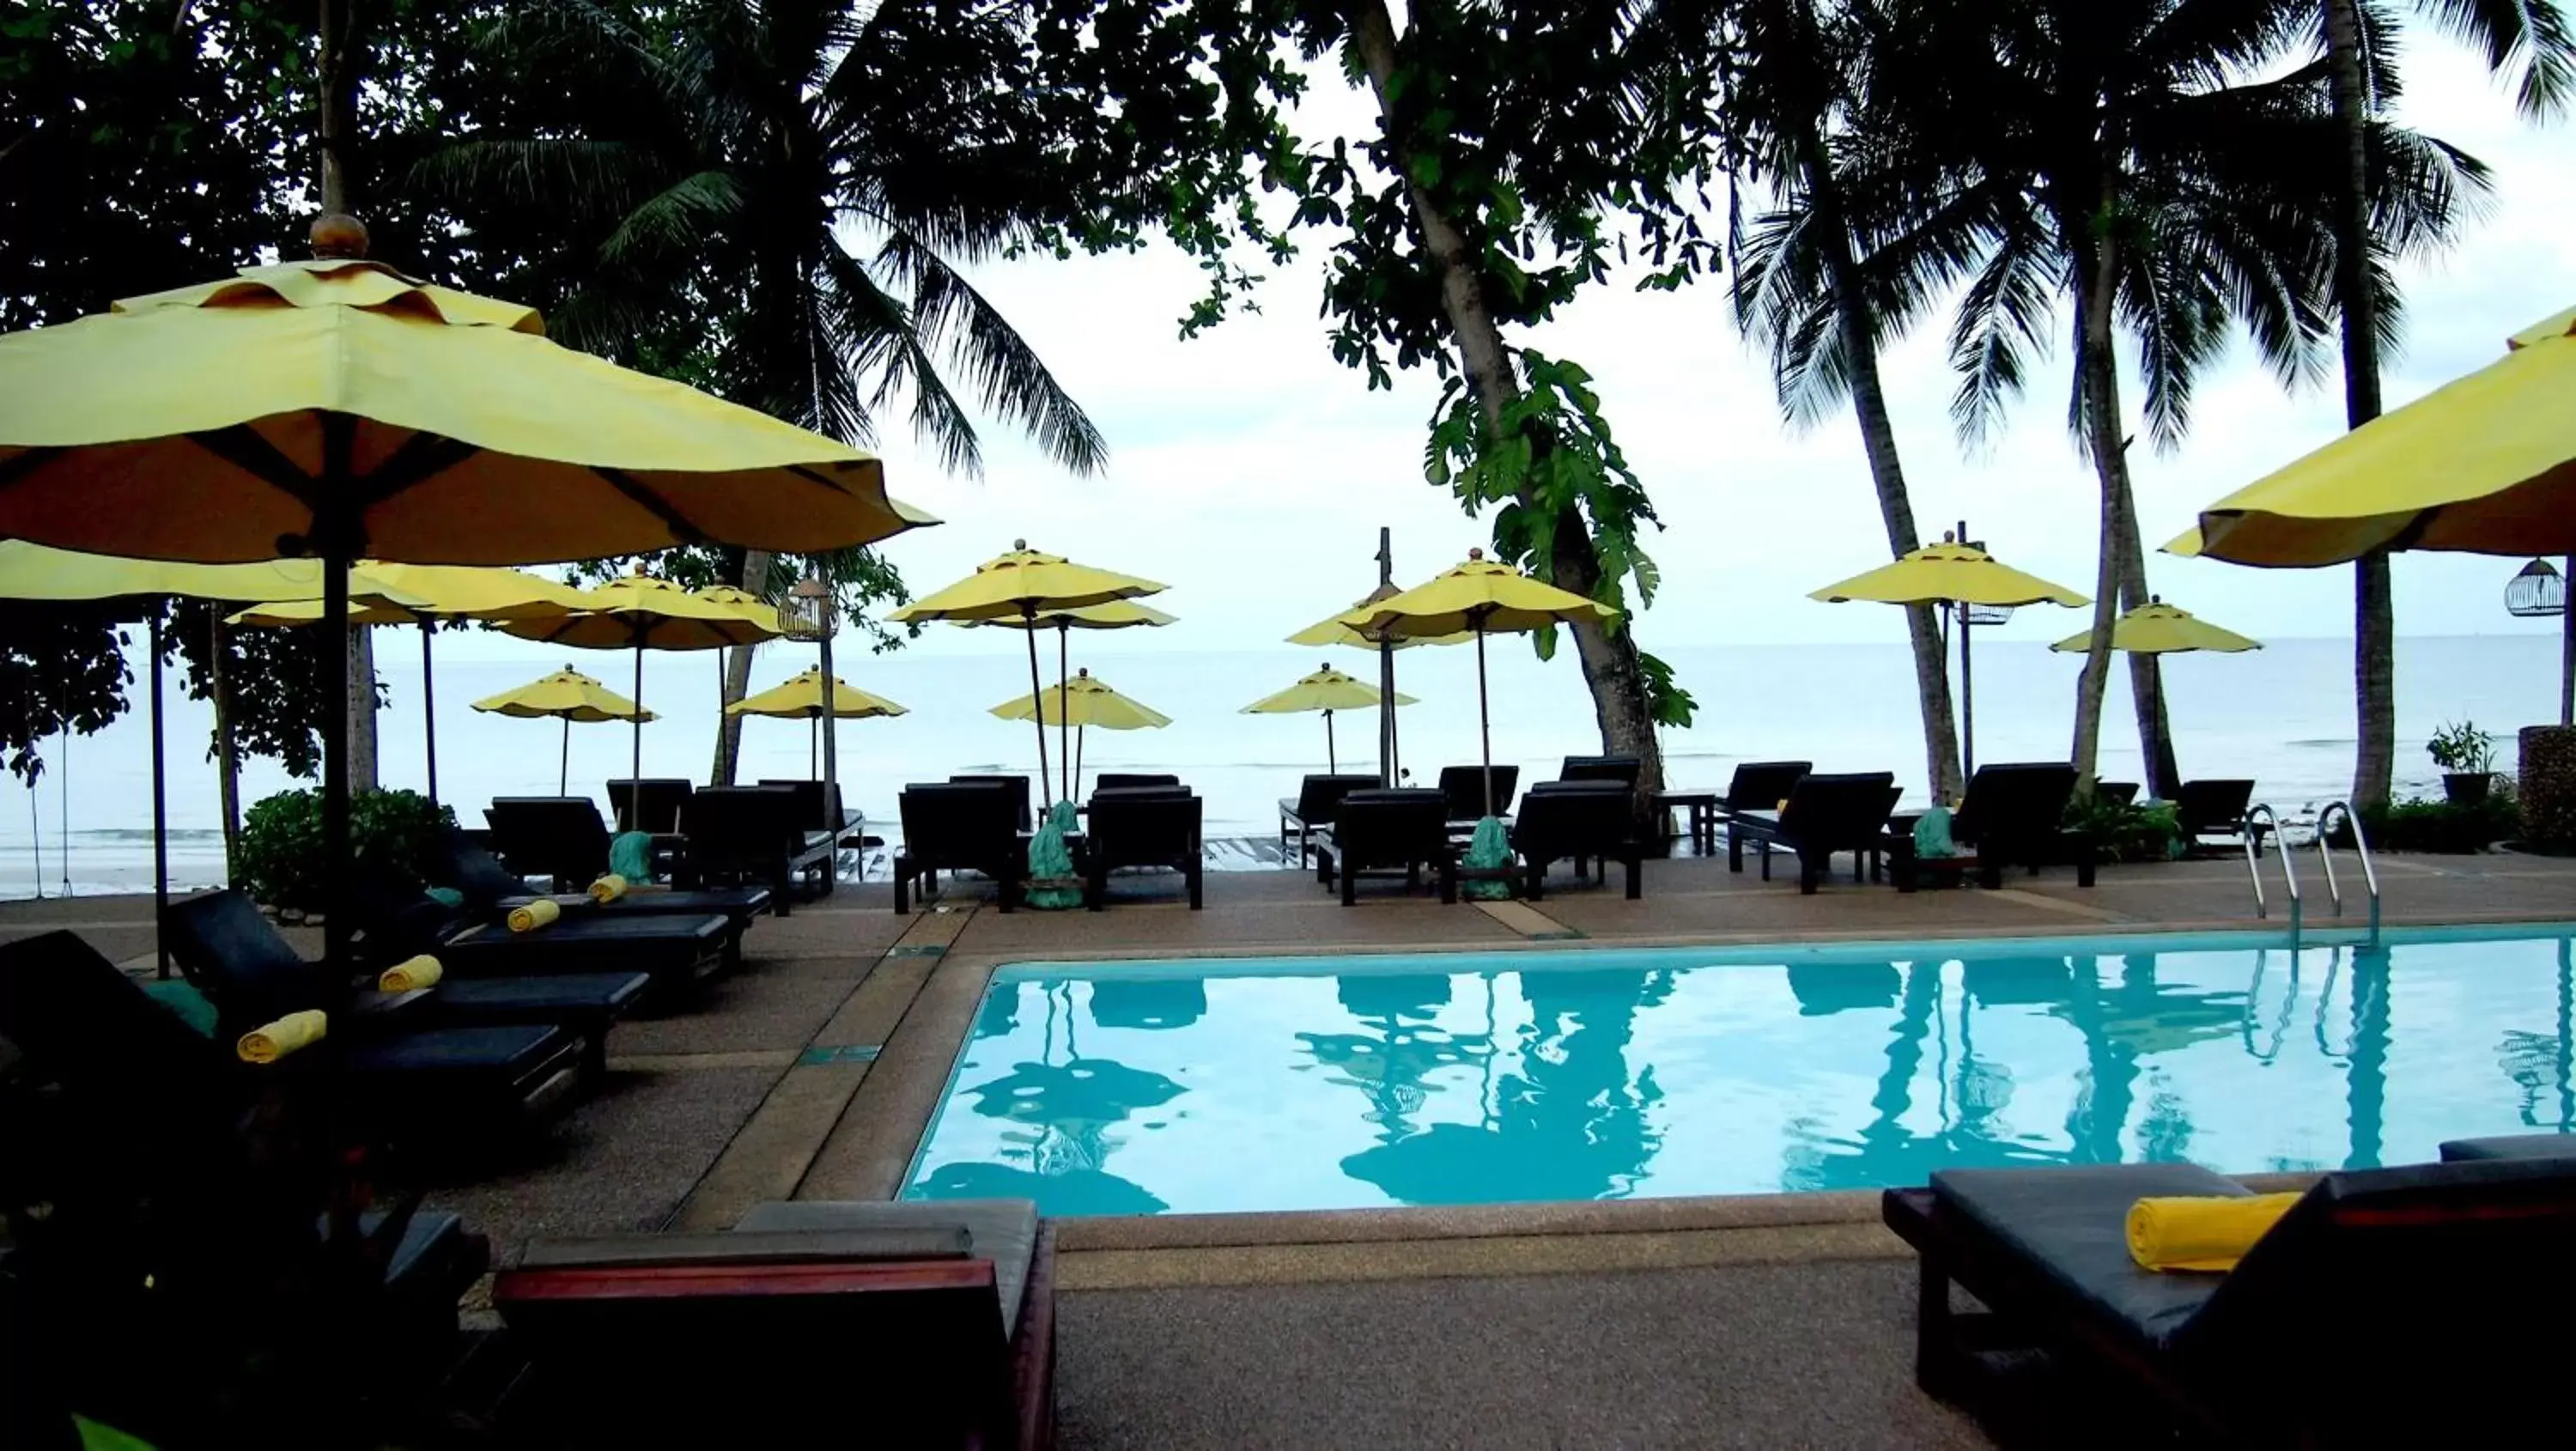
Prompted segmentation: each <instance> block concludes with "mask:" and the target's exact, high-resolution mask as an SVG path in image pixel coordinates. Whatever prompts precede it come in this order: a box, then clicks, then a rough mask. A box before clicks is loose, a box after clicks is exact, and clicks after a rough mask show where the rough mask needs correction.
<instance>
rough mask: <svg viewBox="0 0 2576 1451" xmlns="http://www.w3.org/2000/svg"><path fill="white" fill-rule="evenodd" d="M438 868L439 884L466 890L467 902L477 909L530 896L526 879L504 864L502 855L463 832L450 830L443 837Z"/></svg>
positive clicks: (464, 891)
mask: <svg viewBox="0 0 2576 1451" xmlns="http://www.w3.org/2000/svg"><path fill="white" fill-rule="evenodd" d="M438 867H439V882H438V885H440V886H442V887H453V888H455V889H456V890H457V891H458V892H460V893H463V894H464V897H465V902H466V905H467V906H469V907H473V908H475V909H477V910H488V909H489V908H491V907H492V906H494V905H495V904H497V903H500V902H502V901H506V900H508V899H509V898H512V897H524V896H526V895H528V883H527V880H526V879H525V878H523V877H520V876H517V875H516V874H514V873H512V872H511V870H510V869H509V868H508V867H505V866H503V865H501V859H500V858H499V857H496V856H494V855H492V853H490V852H488V851H485V850H484V849H483V848H482V847H480V846H478V845H476V844H475V843H474V842H473V840H472V839H470V838H469V837H467V836H466V835H465V833H464V832H462V831H450V832H448V833H447V834H446V835H445V837H444V838H442V841H441V846H440V852H439V857H438Z"/></svg>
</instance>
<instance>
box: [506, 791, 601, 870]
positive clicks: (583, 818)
mask: <svg viewBox="0 0 2576 1451" xmlns="http://www.w3.org/2000/svg"><path fill="white" fill-rule="evenodd" d="M483 820H484V822H485V823H486V824H488V825H489V826H490V827H491V828H492V850H493V852H494V853H495V854H497V855H498V856H499V857H500V858H501V860H502V861H504V862H506V863H508V864H509V868H510V870H511V871H513V872H515V873H517V874H519V875H521V876H528V877H546V878H550V879H560V880H563V881H581V882H587V881H589V880H590V879H591V878H593V877H596V876H598V875H599V874H600V873H601V872H604V871H606V870H608V826H607V824H606V823H605V822H602V821H601V820H600V819H599V803H597V802H595V801H593V800H591V799H590V798H589V797H587V796H497V797H494V798H493V800H492V804H491V805H490V806H488V807H486V808H484V811H483Z"/></svg>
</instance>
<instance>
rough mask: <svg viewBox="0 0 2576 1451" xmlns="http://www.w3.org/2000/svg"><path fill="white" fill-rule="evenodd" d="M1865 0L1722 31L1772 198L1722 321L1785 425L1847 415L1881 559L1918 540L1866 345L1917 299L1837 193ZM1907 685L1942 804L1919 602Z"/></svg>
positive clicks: (1749, 150)
mask: <svg viewBox="0 0 2576 1451" xmlns="http://www.w3.org/2000/svg"><path fill="white" fill-rule="evenodd" d="M1878 18H1879V16H1878V14H1877V7H1876V5H1875V4H1874V3H1873V0H1845V3H1843V4H1840V5H1830V4H1829V7H1828V8H1827V9H1826V10H1825V11H1824V12H1823V13H1819V8H1818V5H1817V3H1816V0H1745V3H1743V4H1741V5H1740V6H1738V7H1736V8H1735V11H1734V14H1733V15H1732V17H1731V19H1732V21H1733V30H1734V34H1733V35H1732V36H1730V37H1729V39H1730V40H1731V42H1732V44H1733V49H1734V51H1735V53H1736V54H1737V55H1739V56H1740V57H1741V58H1742V60H1741V67H1740V69H1739V70H1738V71H1737V73H1736V74H1735V76H1734V77H1733V78H1732V84H1731V86H1730V89H1729V94H1728V100H1727V106H1728V110H1729V112H1730V113H1731V114H1732V115H1733V116H1734V117H1735V119H1736V121H1737V124H1738V125H1739V126H1740V127H1741V128H1742V136H1741V142H1740V145H1741V147H1742V151H1743V155H1742V156H1740V157H1739V158H1738V160H1737V166H1736V170H1737V171H1738V173H1739V174H1741V175H1743V176H1744V177H1745V178H1746V179H1747V180H1748V181H1751V182H1754V183H1756V184H1760V185H1767V186H1769V187H1770V188H1772V189H1773V191H1774V193H1775V205H1774V206H1773V208H1772V209H1771V210H1769V211H1768V212H1765V213H1764V214H1763V215H1761V216H1760V217H1758V218H1756V219H1755V221H1754V222H1753V224H1752V226H1751V227H1750V228H1749V229H1744V228H1739V229H1738V231H1737V233H1736V236H1735V238H1734V239H1733V240H1734V243H1735V245H1734V248H1733V251H1734V253H1735V262H1736V268H1735V287H1734V301H1735V310H1736V319H1737V321H1738V323H1739V324H1740V325H1741V326H1742V327H1743V328H1744V330H1745V331H1746V332H1747V333H1750V334H1752V335H1753V336H1755V337H1758V338H1760V339H1762V341H1763V342H1764V343H1765V344H1766V345H1767V346H1768V347H1769V348H1770V350H1771V368H1772V377H1773V380H1774V382H1775V383H1776V384H1777V386H1778V389H1779V394H1780V405H1781V408H1782V411H1783V412H1785V413H1786V414H1787V415H1788V417H1789V419H1790V421H1791V422H1793V423H1798V424H1812V423H1814V422H1816V421H1817V420H1819V419H1820V418H1822V417H1823V416H1824V415H1825V414H1826V413H1828V412H1830V411H1832V410H1833V409H1835V408H1837V407H1839V406H1841V405H1842V404H1843V403H1845V402H1846V401H1848V402H1849V403H1850V405H1851V409H1852V413H1853V416H1854V417H1855V418H1856V419H1857V420H1858V422H1859V424H1860V433H1861V442H1862V445H1863V447H1864V449H1865V450H1866V451H1867V453H1868V456H1869V473H1870V481H1871V482H1872V483H1873V484H1875V485H1876V486H1877V490H1878V510H1879V516H1880V518H1881V519H1882V520H1883V521H1884V522H1885V523H1886V526H1887V546H1888V551H1889V554H1890V555H1891V556H1892V557H1893V556H1902V555H1905V554H1908V553H1911V552H1912V551H1913V550H1914V549H1915V548H1916V547H1917V546H1918V545H1920V544H1921V543H1922V537H1921V535H1920V534H1919V533H1918V532H1917V531H1916V529H1915V527H1914V505H1913V502H1912V501H1911V500H1910V499H1909V498H1908V497H1907V495H1906V492H1905V467H1904V464H1903V462H1902V461H1901V460H1900V459H1899V457H1898V455H1897V449H1896V429H1895V425H1894V424H1893V423H1892V422H1890V420H1889V418H1888V413H1887V395H1886V393H1885V391H1884V390H1883V389H1882V388H1881V387H1880V385H1879V374H1878V350H1879V345H1880V343H1881V341H1882V340H1883V339H1884V338H1886V337H1889V336H1891V335H1892V334H1893V333H1894V332H1895V331H1896V330H1897V328H1898V327H1899V326H1901V324H1902V322H1903V321H1904V319H1906V318H1909V317H1911V316H1914V315H1916V314H1919V313H1920V312H1921V310H1922V309H1923V308H1924V307H1925V306H1926V305H1928V302H1929V299H1928V298H1927V297H1926V296H1925V295H1923V294H1921V293H1919V292H1917V293H1914V294H1912V295H1908V296H1902V297H1896V298H1887V297H1883V296H1880V295H1879V291H1880V290H1881V289H1878V288H1874V287H1873V286H1872V283H1873V281H1874V280H1876V281H1881V282H1883V281H1884V280H1885V279H1872V278H1870V277H1868V276H1866V275H1865V274H1864V273H1863V270H1862V268H1861V263H1860V258H1859V256H1858V255H1857V253H1856V252H1855V251H1854V246H1853V239H1852V233H1851V227H1850V224H1849V221H1848V220H1847V217H1846V212H1845V207H1844V201H1843V182H1844V179H1845V176H1844V171H1845V169H1846V168H1847V165H1848V162H1849V156H1848V153H1847V151H1846V154H1844V155H1843V156H1841V157H1838V156H1837V154H1836V133H1837V132H1840V133H1843V135H1844V136H1845V137H1848V134H1849V131H1850V129H1851V128H1852V125H1853V118H1854V117H1855V116H1857V115H1860V114H1863V113H1865V112H1866V111H1867V109H1868V101H1867V96H1866V91H1867V88H1868V85H1869V81H1870V77H1869V75H1868V73H1867V64H1868V60H1869V55H1870V49H1869V45H1868V41H1869V38H1870V36H1871V34H1872V31H1873V26H1874V23H1875V22H1876V21H1877V20H1878ZM1905 617H1906V628H1907V631H1908V633H1909V634H1910V635H1911V637H1912V643H1913V646H1914V683H1915V690H1916V694H1917V696H1918V697H1919V699H1920V701H1921V705H1922V715H1923V751H1924V765H1925V771H1926V779H1927V780H1929V781H1930V782H1931V785H1932V792H1933V797H1934V799H1935V800H1943V801H1955V800H1957V799H1958V797H1959V795H1960V793H1961V791H1962V790H1963V789H1964V787H1965V785H1966V783H1965V782H1964V781H1963V780H1962V779H1961V773H1960V766H1959V738H1958V729H1957V726H1956V724H1955V721H1954V718H1953V716H1952V714H1951V707H1950V676H1949V670H1948V660H1947V658H1946V657H1945V656H1944V655H1943V653H1942V641H1941V632H1940V626H1939V624H1938V622H1937V621H1936V620H1935V618H1934V616H1933V613H1932V606H1930V605H1928V604H1918V605H1910V606H1908V607H1907V608H1906V611H1905Z"/></svg>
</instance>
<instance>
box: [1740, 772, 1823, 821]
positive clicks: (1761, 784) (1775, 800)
mask: <svg viewBox="0 0 2576 1451" xmlns="http://www.w3.org/2000/svg"><path fill="white" fill-rule="evenodd" d="M1815 769H1816V763H1815V762H1813V761H1747V762H1745V763H1744V764H1743V765H1741V766H1738V767H1736V768H1735V777H1734V779H1733V780H1731V781H1728V782H1727V783H1726V808H1727V809H1728V810H1729V811H1772V810H1777V809H1778V808H1779V805H1780V803H1781V802H1783V801H1786V800H1788V799H1789V792H1790V790H1791V789H1792V788H1793V787H1795V786H1796V785H1797V784H1798V783H1799V782H1800V781H1803V780H1805V779H1806V778H1807V773H1808V772H1810V771H1813V770H1815Z"/></svg>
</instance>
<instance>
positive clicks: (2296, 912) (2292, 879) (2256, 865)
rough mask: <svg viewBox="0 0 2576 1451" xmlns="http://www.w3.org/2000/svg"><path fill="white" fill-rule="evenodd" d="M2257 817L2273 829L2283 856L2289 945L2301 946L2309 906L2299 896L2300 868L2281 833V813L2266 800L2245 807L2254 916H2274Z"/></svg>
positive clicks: (2273, 842) (2246, 861)
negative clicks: (2302, 922) (2266, 888)
mask: <svg viewBox="0 0 2576 1451" xmlns="http://www.w3.org/2000/svg"><path fill="white" fill-rule="evenodd" d="M2258 818H2259V819H2260V821H2261V823H2262V824H2263V825H2266V826H2269V827H2270V828H2271V837H2272V844H2273V846H2274V847H2276V848H2278V849H2279V851H2280V853H2281V881H2282V883H2283V889H2284V890H2285V891H2286V892H2287V893H2288V894H2289V898H2290V945H2291V946H2293V947H2296V946H2297V945H2298V943H2299V925H2300V919H2301V917H2302V916H2303V915H2304V914H2305V911H2306V903H2305V901H2304V900H2303V899H2302V898H2301V896H2300V895H2299V869H2298V866H2297V864H2296V863H2294V862H2292V861H2291V860H2290V838H2289V836H2288V835H2287V834H2286V833H2284V832H2283V831H2282V830H2281V816H2280V813H2279V812H2276V811H2274V810H2273V809H2272V806H2271V803H2270V802H2267V801H2258V802H2255V803H2254V804H2253V805H2251V806H2248V807H2246V808H2245V873H2246V875H2247V876H2249V877H2251V878H2252V879H2253V882H2254V915H2255V916H2257V917H2263V918H2269V917H2270V916H2271V915H2272V905H2271V903H2269V902H2267V901H2265V900H2264V899H2263V835H2264V833H2263V831H2262V830H2260V829H2258V827H2257V824H2256V823H2257V819H2258Z"/></svg>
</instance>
